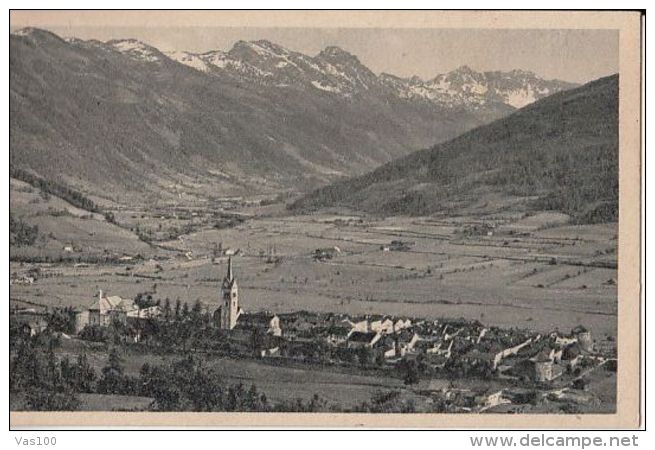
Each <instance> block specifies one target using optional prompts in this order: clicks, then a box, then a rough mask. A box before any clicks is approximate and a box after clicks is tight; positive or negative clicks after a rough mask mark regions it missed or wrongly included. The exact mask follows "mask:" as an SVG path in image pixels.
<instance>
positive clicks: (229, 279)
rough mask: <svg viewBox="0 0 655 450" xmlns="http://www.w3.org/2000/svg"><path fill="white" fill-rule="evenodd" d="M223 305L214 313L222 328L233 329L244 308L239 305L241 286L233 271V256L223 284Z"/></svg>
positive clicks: (228, 262) (228, 263) (228, 264)
mask: <svg viewBox="0 0 655 450" xmlns="http://www.w3.org/2000/svg"><path fill="white" fill-rule="evenodd" d="M220 298H221V306H219V307H218V309H217V310H216V312H215V313H214V319H215V320H216V322H217V324H218V327H219V328H220V329H222V330H232V329H233V328H234V327H235V326H236V325H237V320H238V319H239V316H240V315H241V314H243V309H241V307H240V306H239V287H238V286H237V280H236V279H235V278H234V273H233V272H232V258H228V260H227V274H226V275H225V278H223V284H221V297H220Z"/></svg>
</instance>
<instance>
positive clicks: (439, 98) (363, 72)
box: [10, 28, 574, 200]
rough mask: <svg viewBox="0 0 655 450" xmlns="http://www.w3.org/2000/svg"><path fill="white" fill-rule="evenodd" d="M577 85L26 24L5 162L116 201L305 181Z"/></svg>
mask: <svg viewBox="0 0 655 450" xmlns="http://www.w3.org/2000/svg"><path fill="white" fill-rule="evenodd" d="M573 87H574V85H573V84H571V83H567V82H564V81H558V80H544V79H541V78H539V77H538V76H537V75H535V74H533V73H531V72H527V71H521V70H514V71H510V72H476V71H474V70H472V69H470V68H468V67H466V66H463V67H460V68H458V69H456V70H454V71H451V72H448V73H445V74H441V75H436V76H435V77H434V78H432V79H430V80H422V79H420V78H418V77H412V78H400V77H396V76H393V75H389V74H380V75H376V74H375V73H373V72H372V71H371V70H370V69H368V68H367V67H366V66H365V65H364V64H362V63H361V62H360V61H359V59H358V58H357V57H356V56H355V55H352V54H350V53H348V52H347V51H345V50H343V49H341V48H338V47H327V48H325V49H324V50H322V51H321V52H319V53H318V54H317V55H315V56H308V55H304V54H302V53H299V52H295V51H292V50H289V49H286V48H283V47H281V46H279V45H277V44H274V43H272V42H269V41H265V40H259V41H253V42H245V41H239V42H237V43H235V44H234V46H233V47H232V48H231V49H230V50H229V51H225V52H224V51H220V50H216V51H210V52H206V53H189V52H170V53H165V52H162V51H160V50H158V49H156V48H154V47H152V46H150V45H148V44H146V43H143V42H140V41H137V40H133V39H122V40H111V41H108V42H100V41H97V40H80V39H75V38H71V39H62V38H60V37H59V36H57V35H55V34H53V33H51V32H48V31H45V30H40V29H34V28H28V29H22V30H18V31H15V32H13V33H12V34H11V37H10V148H11V152H10V165H11V167H13V168H16V169H20V170H25V171H29V172H32V173H34V174H36V175H38V176H41V177H43V178H46V179H56V180H57V181H58V182H62V183H65V184H67V185H71V186H74V187H77V188H79V189H81V190H84V191H87V192H92V193H95V194H96V195H99V196H106V197H108V198H111V199H113V200H117V199H119V198H121V196H123V195H127V194H130V195H132V194H134V193H138V194H139V196H138V197H139V198H145V199H148V200H150V199H152V198H164V199H166V198H171V199H173V198H179V196H181V195H190V196H193V195H197V196H201V195H215V196H220V195H231V194H236V193H243V192H247V191H252V190H253V189H255V190H258V191H262V192H266V191H269V192H270V191H275V190H279V189H289V188H290V187H291V188H293V189H295V190H306V189H310V188H313V187H316V186H321V185H324V184H326V183H329V182H331V181H334V180H335V179H339V178H342V177H345V176H352V175H359V174H362V173H366V172H367V171H369V170H371V169H373V168H375V167H377V166H379V165H380V164H384V163H387V162H389V161H392V160H393V159H396V158H399V157H403V156H406V155H408V154H409V153H411V152H412V151H414V150H417V149H421V148H426V147H429V146H431V145H434V144H435V143H440V142H445V141H447V140H449V139H452V138H454V137H456V136H458V135H460V134H462V133H464V132H466V131H468V130H471V129H473V128H475V127H478V126H480V125H484V124H487V123H490V122H492V121H493V120H496V119H499V118H502V117H505V116H507V115H508V114H511V113H512V112H513V111H515V110H516V108H518V107H523V106H525V105H527V104H530V103H531V102H534V101H536V100H538V99H540V98H543V97H546V96H549V95H552V94H554V93H557V92H560V91H563V90H566V89H571V88H573Z"/></svg>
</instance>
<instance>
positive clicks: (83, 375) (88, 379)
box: [73, 353, 96, 392]
mask: <svg viewBox="0 0 655 450" xmlns="http://www.w3.org/2000/svg"><path fill="white" fill-rule="evenodd" d="M73 369H74V376H75V380H74V386H75V388H76V389H77V390H78V391H80V392H92V391H93V382H94V381H95V380H96V372H95V370H93V367H91V364H89V359H88V358H87V356H86V353H82V354H80V355H78V356H77V363H76V364H75V366H74V368H73Z"/></svg>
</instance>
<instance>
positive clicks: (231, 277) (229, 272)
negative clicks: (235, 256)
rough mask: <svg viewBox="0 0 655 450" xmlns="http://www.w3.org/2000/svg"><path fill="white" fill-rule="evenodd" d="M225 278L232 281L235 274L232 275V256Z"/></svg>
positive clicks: (228, 262) (228, 261)
mask: <svg viewBox="0 0 655 450" xmlns="http://www.w3.org/2000/svg"><path fill="white" fill-rule="evenodd" d="M225 279H226V280H228V281H230V282H231V281H232V280H233V279H234V276H233V275H232V257H229V258H228V259H227V275H226V276H225Z"/></svg>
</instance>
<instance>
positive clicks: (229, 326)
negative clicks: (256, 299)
mask: <svg viewBox="0 0 655 450" xmlns="http://www.w3.org/2000/svg"><path fill="white" fill-rule="evenodd" d="M220 303H221V304H220V306H219V307H218V308H217V309H216V311H215V312H214V321H215V322H216V324H217V326H218V328H220V329H222V330H234V329H235V328H238V329H246V330H254V329H258V330H259V331H260V332H261V333H262V334H268V335H273V336H281V335H282V330H281V329H280V319H279V317H278V316H277V315H275V314H270V313H266V312H258V313H251V314H246V313H244V312H243V309H242V308H241V307H240V306H239V288H238V286H237V281H236V278H235V276H234V272H233V268H232V258H228V260H227V274H226V275H225V278H223V283H222V284H221V293H220Z"/></svg>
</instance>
